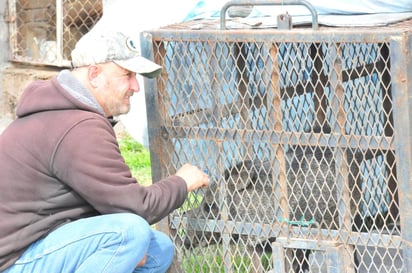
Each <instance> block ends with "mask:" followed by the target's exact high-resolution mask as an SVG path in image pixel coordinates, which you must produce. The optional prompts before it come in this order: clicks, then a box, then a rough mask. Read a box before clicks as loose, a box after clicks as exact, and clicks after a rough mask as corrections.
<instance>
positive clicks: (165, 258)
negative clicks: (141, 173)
mask: <svg viewBox="0 0 412 273" xmlns="http://www.w3.org/2000/svg"><path fill="white" fill-rule="evenodd" d="M101 31H102V30H101V29H100V30H92V31H91V32H89V33H88V34H86V35H85V36H83V37H82V39H81V40H80V41H79V42H78V43H77V45H76V48H75V49H74V50H73V52H72V63H73V67H74V69H73V70H72V71H69V70H63V71H62V72H60V73H59V74H58V76H56V77H54V78H53V79H51V80H49V81H36V82H34V83H32V84H31V85H29V86H28V87H27V88H26V90H25V92H24V93H23V95H22V97H21V99H20V101H19V104H18V106H17V108H16V113H17V117H18V118H17V119H16V120H15V121H14V122H13V123H12V124H11V125H10V126H9V127H8V128H7V129H6V130H5V131H4V132H3V134H2V135H1V136H0V173H1V179H0V219H1V220H0V272H6V273H17V272H19V273H20V272H33V273H36V272H38V273H65V272H76V273H79V272H86V273H97V272H107V273H109V272H112V273H129V272H165V271H166V270H167V269H168V267H169V266H170V264H171V262H172V259H173V252H174V248H173V244H172V242H171V240H170V239H169V238H168V237H167V236H166V235H165V234H163V233H161V232H159V231H156V230H153V229H151V228H150V224H153V223H156V222H157V221H159V220H160V219H162V218H163V217H165V216H166V215H167V214H169V213H170V212H171V211H173V210H174V209H176V208H178V207H179V206H181V205H182V203H183V202H184V200H185V198H186V196H187V193H188V192H190V191H192V190H194V189H197V188H199V187H203V186H207V185H208V184H209V178H208V176H207V175H206V174H205V173H204V172H202V171H201V170H199V169H198V168H197V167H195V166H192V165H189V164H185V165H183V166H182V167H181V168H180V169H179V170H178V171H177V172H176V175H173V176H170V177H168V178H165V179H164V180H161V181H159V182H156V183H154V184H153V185H151V186H148V187H143V186H141V185H139V184H138V183H136V180H135V179H134V178H133V177H132V175H131V173H130V170H129V168H128V166H127V165H126V164H125V162H124V160H123V158H122V156H121V154H120V151H119V147H118V143H117V140H116V137H115V133H114V131H113V128H112V125H111V123H110V119H109V118H110V117H113V116H117V115H120V114H125V113H127V112H128V111H129V108H130V97H131V96H132V95H133V93H134V92H138V91H139V84H138V82H137V79H136V73H137V74H141V75H143V76H146V77H155V76H156V75H157V74H158V73H159V72H160V69H161V67H160V66H158V65H157V64H155V63H153V62H151V61H149V60H147V59H145V58H143V57H141V56H140V55H139V54H138V52H137V51H136V48H135V45H136V44H135V42H134V41H133V40H131V39H128V38H127V37H126V36H124V35H123V34H122V33H120V32H115V31H107V32H106V33H102V32H101Z"/></svg>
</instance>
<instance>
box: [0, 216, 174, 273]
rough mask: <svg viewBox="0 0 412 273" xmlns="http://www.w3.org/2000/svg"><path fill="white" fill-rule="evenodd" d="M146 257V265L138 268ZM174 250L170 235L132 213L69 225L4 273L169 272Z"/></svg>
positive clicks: (42, 240) (44, 239) (82, 220)
mask: <svg viewBox="0 0 412 273" xmlns="http://www.w3.org/2000/svg"><path fill="white" fill-rule="evenodd" d="M145 255H146V257H147V259H146V264H145V265H144V266H142V267H136V265H137V264H138V263H139V262H140V261H141V260H142V259H143V257H144V256H145ZM173 255H174V246H173V243H172V241H171V240H170V239H169V237H168V236H167V235H166V234H164V233H162V232H159V231H156V230H154V229H152V228H151V227H150V226H149V224H148V223H147V222H146V221H145V220H144V219H143V218H141V217H140V216H137V215H135V214H131V213H118V214H107V215H101V216H96V217H90V218H85V219H81V220H77V221H74V222H71V223H68V224H65V225H63V226H61V227H59V228H58V229H56V230H55V231H53V232H51V233H50V234H49V235H47V236H46V237H45V238H43V239H40V240H38V241H36V242H35V243H33V244H32V245H31V246H30V247H29V248H28V249H27V250H26V251H25V252H24V253H23V255H22V256H21V257H20V258H19V259H18V260H17V261H16V263H15V264H14V265H13V266H11V267H10V268H8V269H6V271H4V273H21V272H31V273H46V272H47V273H73V272H76V273H83V272H84V273H91V272H93V273H103V272H104V273H140V272H153V273H154V272H156V273H157V272H166V270H167V269H168V268H169V266H170V265H171V263H172V260H173Z"/></svg>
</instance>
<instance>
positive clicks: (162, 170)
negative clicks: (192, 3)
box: [141, 20, 412, 273]
mask: <svg viewBox="0 0 412 273" xmlns="http://www.w3.org/2000/svg"><path fill="white" fill-rule="evenodd" d="M411 29H412V21H405V22H402V23H397V24H394V25H390V26H387V27H372V28H336V27H335V28H334V27H320V28H310V27H299V28H293V29H291V30H282V29H220V28H219V21H218V20H197V21H191V22H185V23H180V24H174V25H170V26H167V27H164V28H161V29H158V30H153V31H150V32H145V33H144V34H143V35H142V37H141V42H142V50H143V54H144V55H145V56H147V57H150V58H153V59H154V60H155V61H156V62H157V63H159V64H161V65H162V66H163V68H164V69H163V71H162V74H161V75H160V76H159V77H158V78H157V79H156V80H148V79H146V80H145V90H146V104H147V108H148V124H149V128H148V132H149V139H150V152H151V158H152V175H153V180H154V181H157V180H159V179H161V178H162V177H165V176H168V175H172V174H174V172H175V171H176V170H177V169H178V168H179V167H180V166H181V165H182V164H183V163H185V162H190V163H192V164H195V165H197V166H199V167H200V168H202V169H204V170H206V171H207V172H208V173H209V175H210V177H211V180H212V185H211V186H210V187H209V188H208V189H202V190H199V191H197V192H194V193H190V194H189V197H188V199H187V200H186V202H185V204H184V205H183V206H182V208H180V209H178V210H176V211H175V212H174V213H172V214H171V215H170V216H169V217H168V219H167V220H165V221H163V222H161V223H160V224H159V227H160V228H161V229H162V230H164V231H166V232H168V234H170V236H171V238H172V239H173V240H174V242H175V244H176V247H177V253H176V255H177V260H176V262H175V264H174V265H173V268H174V270H175V272H296V271H297V270H298V268H304V267H306V268H308V269H309V271H310V272H356V271H357V272H382V273H383V272H391V273H392V272H411V271H412V260H411V242H412V237H411V235H412V234H411V231H410V230H411V229H410V228H408V227H409V226H410V223H412V217H410V211H411V205H412V203H411V202H412V195H411V190H410V188H409V186H410V181H411V172H410V170H411V163H412V162H411V147H412V146H411V143H410V141H411V139H412V138H411V133H410V132H411V117H412V116H411V115H410V109H411V108H410V107H409V106H410V94H409V92H410V90H411V79H412V78H411V76H412V75H411V73H412V67H411V62H410V60H411V52H412V43H411Z"/></svg>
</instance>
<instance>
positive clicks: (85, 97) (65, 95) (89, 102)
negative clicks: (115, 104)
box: [16, 70, 104, 118]
mask: <svg viewBox="0 0 412 273" xmlns="http://www.w3.org/2000/svg"><path fill="white" fill-rule="evenodd" d="M50 85H52V88H50ZM70 109H77V110H79V109H80V110H85V111H91V112H96V113H99V114H101V115H103V116H104V112H103V109H102V108H101V106H100V105H99V104H98V103H97V101H96V100H95V99H94V97H93V95H92V94H91V93H90V92H89V91H88V90H87V89H86V87H85V86H84V85H82V84H81V83H80V82H79V81H78V80H77V79H76V78H74V77H73V75H72V74H71V73H70V71H69V70H63V71H61V72H60V73H59V75H57V76H56V77H53V78H52V80H51V81H47V80H39V81H35V82H33V83H32V84H30V85H29V86H27V88H26V89H25V90H24V92H23V94H22V96H21V98H20V101H19V103H18V104H17V107H16V115H17V117H19V118H20V117H24V116H28V115H31V114H35V113H39V112H43V111H56V110H70Z"/></svg>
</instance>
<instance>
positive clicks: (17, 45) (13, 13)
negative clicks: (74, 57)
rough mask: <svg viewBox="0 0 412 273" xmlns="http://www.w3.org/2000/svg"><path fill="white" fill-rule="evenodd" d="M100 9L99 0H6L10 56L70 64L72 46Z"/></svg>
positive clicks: (11, 58) (99, 14)
mask: <svg viewBox="0 0 412 273" xmlns="http://www.w3.org/2000/svg"><path fill="white" fill-rule="evenodd" d="M102 9H103V3H102V0H87V1H75V0H40V1H30V0H9V17H10V18H11V21H10V32H9V33H10V34H9V35H10V37H9V43H10V60H11V61H15V62H21V63H28V64H37V65H52V66H60V67H69V66H70V52H71V50H72V49H73V48H74V46H75V44H76V42H77V41H78V40H79V39H80V37H81V36H82V35H83V34H85V33H87V32H88V31H89V30H90V29H91V28H92V27H93V26H94V24H95V23H96V22H97V21H98V20H99V19H100V17H101V16H102Z"/></svg>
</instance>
